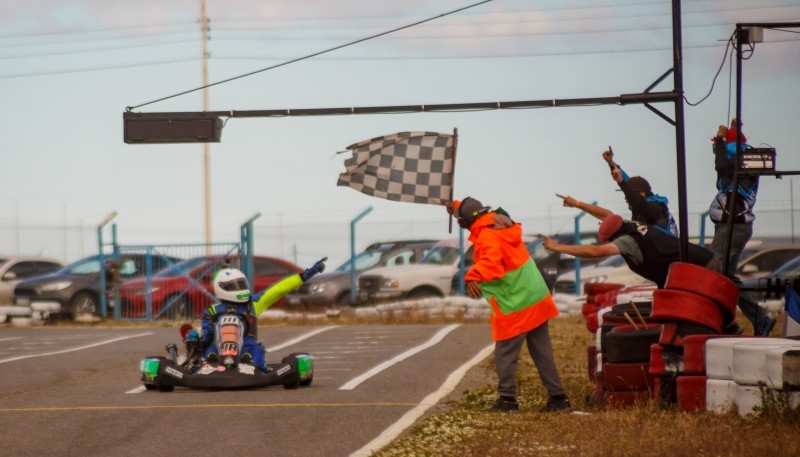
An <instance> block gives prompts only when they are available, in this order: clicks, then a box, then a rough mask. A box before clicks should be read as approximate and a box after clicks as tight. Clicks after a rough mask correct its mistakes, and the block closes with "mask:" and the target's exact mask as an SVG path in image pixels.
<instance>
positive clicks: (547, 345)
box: [447, 197, 572, 412]
mask: <svg viewBox="0 0 800 457" xmlns="http://www.w3.org/2000/svg"><path fill="white" fill-rule="evenodd" d="M447 211H448V213H450V214H451V215H452V216H453V217H455V218H456V220H457V221H458V225H459V226H461V227H462V228H464V229H467V230H469V232H470V235H469V240H470V241H471V242H472V244H473V246H474V254H473V265H472V267H470V269H469V270H468V271H467V273H466V275H465V276H464V280H465V281H466V285H467V294H468V295H469V296H470V297H472V298H481V297H483V298H484V299H485V300H486V301H487V302H488V303H489V306H490V307H491V324H492V339H493V340H494V341H495V347H494V358H495V366H496V369H497V377H498V379H499V382H498V387H497V390H498V394H499V398H498V400H497V403H495V405H494V406H493V407H492V411H499V412H511V411H518V410H519V403H518V401H517V385H516V372H517V363H518V360H519V354H520V351H521V350H522V345H523V343H527V346H528V352H529V353H530V355H531V358H532V359H533V363H534V364H535V365H536V368H537V370H538V371H539V376H540V378H541V380H542V384H543V385H544V387H545V389H547V393H548V395H549V398H548V400H547V404H546V405H545V406H544V407H543V408H541V409H540V412H553V411H557V412H570V411H572V405H571V404H570V401H569V398H568V397H567V395H566V393H565V391H564V387H563V386H562V384H561V377H560V376H559V374H558V369H557V367H556V363H555V356H554V355H553V348H552V344H551V342H550V333H549V330H548V325H547V322H548V321H549V320H550V319H552V318H554V317H556V316H558V309H557V308H556V304H555V302H554V301H553V297H552V296H551V295H550V290H549V288H548V287H547V284H546V283H545V281H544V278H543V277H542V274H541V273H540V272H539V269H538V268H537V267H536V264H535V263H534V262H533V259H532V258H531V256H530V253H529V252H528V250H527V248H526V246H525V243H524V241H523V240H522V225H521V224H519V223H518V222H514V221H513V220H512V219H511V217H510V216H509V215H508V213H506V212H505V211H502V210H500V209H499V208H498V210H495V211H492V209H491V208H490V207H488V206H484V205H483V204H482V203H481V202H480V201H478V200H477V199H474V198H472V197H467V198H465V199H464V200H463V201H454V202H451V203H448V205H447Z"/></svg>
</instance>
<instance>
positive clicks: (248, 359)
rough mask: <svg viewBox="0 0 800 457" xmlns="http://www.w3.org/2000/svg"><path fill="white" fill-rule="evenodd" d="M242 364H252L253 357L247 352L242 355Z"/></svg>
mask: <svg viewBox="0 0 800 457" xmlns="http://www.w3.org/2000/svg"><path fill="white" fill-rule="evenodd" d="M242 363H253V356H252V355H250V353H249V352H245V353H244V354H242Z"/></svg>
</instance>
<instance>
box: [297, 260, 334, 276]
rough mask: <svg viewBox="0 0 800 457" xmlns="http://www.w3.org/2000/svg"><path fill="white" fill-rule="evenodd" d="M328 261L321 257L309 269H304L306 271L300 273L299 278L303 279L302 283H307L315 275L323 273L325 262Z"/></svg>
mask: <svg viewBox="0 0 800 457" xmlns="http://www.w3.org/2000/svg"><path fill="white" fill-rule="evenodd" d="M326 260H328V258H327V257H323V258H322V259H320V260H319V261H317V263H315V264H314V265H312V266H311V268H308V269H306V271H304V272H302V273H300V278H302V279H303V282H306V281H308V280H309V279H311V278H312V277H314V275H316V274H317V273H322V272H323V271H325V261H326Z"/></svg>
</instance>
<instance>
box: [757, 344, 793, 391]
mask: <svg viewBox="0 0 800 457" xmlns="http://www.w3.org/2000/svg"><path fill="white" fill-rule="evenodd" d="M797 343H798V344H800V341H798V342H797ZM798 349H800V347H780V348H776V349H771V350H770V351H769V352H767V361H766V364H767V379H766V382H765V383H764V384H766V386H767V387H769V388H770V389H777V390H782V389H783V388H784V387H788V388H795V389H796V388H798V387H800V350H798Z"/></svg>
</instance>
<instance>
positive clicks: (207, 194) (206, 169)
mask: <svg viewBox="0 0 800 457" xmlns="http://www.w3.org/2000/svg"><path fill="white" fill-rule="evenodd" d="M200 22H201V25H200V28H201V29H202V34H203V112H205V111H208V17H207V16H206V0H200ZM210 162H211V154H210V153H209V146H208V143H203V184H204V185H203V192H204V202H205V238H206V255H211V170H210V166H211V163H210Z"/></svg>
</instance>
